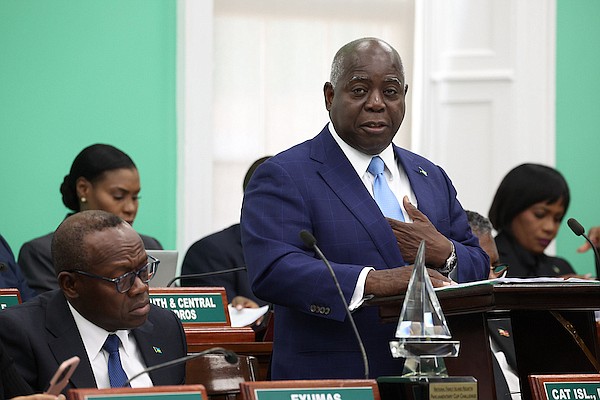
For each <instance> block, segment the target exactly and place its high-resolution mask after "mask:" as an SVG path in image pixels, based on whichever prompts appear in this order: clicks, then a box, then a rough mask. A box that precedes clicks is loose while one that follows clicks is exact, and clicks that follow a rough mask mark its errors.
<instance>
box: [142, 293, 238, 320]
mask: <svg viewBox="0 0 600 400" xmlns="http://www.w3.org/2000/svg"><path fill="white" fill-rule="evenodd" d="M150 302H151V303H152V304H155V305H157V306H159V307H163V308H166V309H168V310H171V311H173V312H174V313H175V314H176V315H177V316H178V317H179V319H180V320H181V322H182V323H183V324H186V325H187V324H211V325H213V324H214V325H223V326H225V325H228V324H229V313H228V312H227V311H226V309H227V307H226V305H227V301H226V298H225V289H223V288H151V289H150Z"/></svg>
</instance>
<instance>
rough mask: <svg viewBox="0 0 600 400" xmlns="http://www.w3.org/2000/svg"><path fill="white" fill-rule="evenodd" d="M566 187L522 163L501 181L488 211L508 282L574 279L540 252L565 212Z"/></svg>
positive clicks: (552, 174) (553, 173) (542, 169)
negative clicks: (506, 266)
mask: <svg viewBox="0 0 600 400" xmlns="http://www.w3.org/2000/svg"><path fill="white" fill-rule="evenodd" d="M569 201H570V194H569V186H568V185H567V182H566V180H565V179H564V178H563V176H562V175H561V174H560V172H558V171H557V170H555V169H554V168H551V167H547V166H545V165H540V164H522V165H519V166H518V167H516V168H514V169H512V170H511V171H510V172H509V173H508V174H507V175H506V176H505V177H504V179H503V180H502V182H501V183H500V186H499V187H498V190H497V192H496V195H495V196H494V200H493V202H492V206H491V208H490V212H489V219H490V221H491V222H492V225H493V226H494V228H495V229H496V230H497V231H498V235H497V236H496V238H495V241H496V246H497V247H498V252H499V255H500V262H501V263H506V264H508V265H509V269H508V275H507V276H508V277H521V278H522V277H542V276H546V277H548V276H550V277H551V276H563V277H569V276H573V275H575V271H574V270H573V267H571V265H570V264H569V262H568V261H567V260H565V259H563V258H560V257H551V256H549V255H546V254H545V253H544V252H545V250H546V248H547V247H548V245H549V244H550V242H552V240H554V238H555V237H556V234H557V233H558V229H559V228H560V224H561V222H562V220H563V218H564V216H565V214H566V212H567V209H568V208H569Z"/></svg>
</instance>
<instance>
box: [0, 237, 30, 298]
mask: <svg viewBox="0 0 600 400" xmlns="http://www.w3.org/2000/svg"><path fill="white" fill-rule="evenodd" d="M0 288H16V289H19V293H20V294H21V301H27V300H29V299H31V298H33V297H34V296H35V295H36V293H35V291H33V289H31V288H30V287H29V285H27V282H26V281H25V277H24V276H23V273H22V272H21V268H20V267H19V265H18V264H17V262H16V261H15V256H14V255H13V252H12V250H11V248H10V246H9V245H8V243H7V242H6V240H4V237H2V235H0Z"/></svg>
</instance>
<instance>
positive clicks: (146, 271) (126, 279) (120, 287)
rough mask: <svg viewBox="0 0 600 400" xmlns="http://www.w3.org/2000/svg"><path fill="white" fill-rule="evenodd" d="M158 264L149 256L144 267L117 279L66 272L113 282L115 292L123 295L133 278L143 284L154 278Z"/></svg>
mask: <svg viewBox="0 0 600 400" xmlns="http://www.w3.org/2000/svg"><path fill="white" fill-rule="evenodd" d="M159 263H160V260H159V259H157V258H154V257H152V256H151V255H149V256H148V263H147V264H146V265H144V266H143V267H142V268H140V269H138V270H137V271H131V272H128V273H126V274H123V275H121V276H119V277H117V278H107V277H105V276H100V275H96V274H92V273H89V272H86V271H82V270H80V269H71V270H67V271H66V272H75V273H78V274H81V275H85V276H89V277H90V278H96V279H102V280H104V281H107V282H113V283H114V284H115V286H116V287H117V292H119V293H125V292H127V291H128V290H129V289H131V287H132V286H133V284H134V283H135V278H140V279H141V281H142V282H143V283H148V282H150V280H151V279H152V278H154V275H155V274H156V269H157V268H158V264H159Z"/></svg>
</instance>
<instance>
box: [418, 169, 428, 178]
mask: <svg viewBox="0 0 600 400" xmlns="http://www.w3.org/2000/svg"><path fill="white" fill-rule="evenodd" d="M419 173H420V174H421V175H423V176H427V171H425V170H424V169H423V168H421V167H419Z"/></svg>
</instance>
